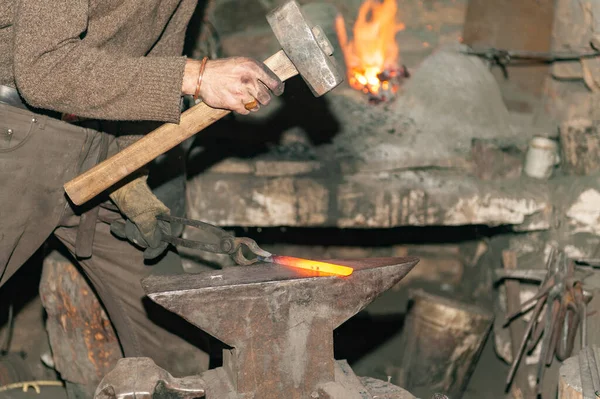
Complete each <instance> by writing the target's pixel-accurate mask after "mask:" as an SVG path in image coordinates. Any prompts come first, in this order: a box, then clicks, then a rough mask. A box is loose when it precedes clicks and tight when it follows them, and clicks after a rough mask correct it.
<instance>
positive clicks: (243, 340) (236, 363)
mask: <svg viewBox="0 0 600 399" xmlns="http://www.w3.org/2000/svg"><path fill="white" fill-rule="evenodd" d="M328 262H331V263H337V264H341V265H346V266H350V267H353V268H354V273H353V274H352V275H350V276H347V277H335V276H326V277H324V276H318V275H316V274H315V273H314V272H307V271H301V270H297V269H289V268H286V267H284V266H280V265H276V264H256V265H253V266H247V267H230V268H226V269H222V270H215V271H211V272H207V273H201V274H191V275H190V274H186V275H177V276H151V277H148V278H146V279H145V280H143V282H142V284H143V286H144V289H145V290H146V293H147V294H148V296H149V297H150V298H151V299H152V300H153V301H155V302H156V303H158V304H160V305H162V306H163V307H165V308H166V309H168V310H170V311H172V312H174V313H176V314H178V315H180V316H181V317H183V318H184V319H186V320H187V321H189V322H190V323H192V324H193V325H195V326H197V327H199V328H200V329H202V330H204V331H205V332H207V333H209V334H211V335H213V336H214V337H215V338H217V339H219V340H221V341H222V342H223V343H225V344H227V345H229V347H230V348H231V349H226V350H224V356H223V367H220V368H217V369H214V370H209V371H208V372H206V373H204V374H203V378H204V380H205V382H206V390H205V391H206V397H207V398H208V399H210V398H219V399H225V398H227V399H282V398H286V399H301V398H302V399H305V398H320V399H325V398H331V399H334V398H335V399H338V398H339V399H352V398H359V399H361V398H362V399H368V398H372V396H371V395H370V394H369V393H368V391H367V390H366V389H364V388H363V389H361V388H360V382H359V381H358V378H357V377H356V376H355V375H354V373H353V372H352V370H351V369H350V367H348V366H347V363H345V362H336V361H335V359H334V356H333V330H334V329H335V328H337V327H338V326H340V325H341V324H342V323H344V322H345V321H346V320H348V319H349V318H350V317H352V316H353V315H355V314H356V313H358V312H359V311H360V310H362V309H363V308H364V307H365V306H367V305H368V304H369V303H371V302H372V301H373V300H374V299H375V298H376V297H377V296H378V295H380V294H381V293H382V292H384V291H386V290H387V289H389V288H391V287H392V286H393V285H395V284H396V283H398V282H399V281H400V280H402V278H403V277H404V276H406V274H407V273H408V272H409V271H410V270H411V269H412V268H413V267H414V266H415V265H416V264H417V262H418V259H417V258H370V259H361V260H328ZM357 386H358V388H357Z"/></svg>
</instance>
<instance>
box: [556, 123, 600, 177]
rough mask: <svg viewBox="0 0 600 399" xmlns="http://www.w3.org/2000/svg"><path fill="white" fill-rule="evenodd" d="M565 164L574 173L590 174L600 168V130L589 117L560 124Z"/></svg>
mask: <svg viewBox="0 0 600 399" xmlns="http://www.w3.org/2000/svg"><path fill="white" fill-rule="evenodd" d="M560 142H561V146H562V154H563V157H564V159H563V164H564V166H565V169H567V171H568V172H570V173H572V174H577V175H589V174H592V173H594V172H597V171H598V170H600V132H599V131H598V124H597V123H595V122H592V121H591V120H589V119H574V120H569V121H567V122H565V123H563V124H561V126H560Z"/></svg>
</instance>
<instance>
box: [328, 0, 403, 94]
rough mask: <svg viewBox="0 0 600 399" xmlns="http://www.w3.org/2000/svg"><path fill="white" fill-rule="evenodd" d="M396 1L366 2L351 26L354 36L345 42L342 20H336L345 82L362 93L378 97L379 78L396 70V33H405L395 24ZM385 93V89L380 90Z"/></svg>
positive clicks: (344, 27) (346, 37) (397, 51)
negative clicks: (352, 26) (342, 54)
mask: <svg viewBox="0 0 600 399" xmlns="http://www.w3.org/2000/svg"><path fill="white" fill-rule="evenodd" d="M396 2H397V0H365V2H364V3H363V4H362V5H361V7H360V9H359V11H358V18H357V20H356V23H355V24H354V29H353V34H354V37H353V38H352V40H351V41H348V35H347V33H346V26H345V22H344V18H343V17H342V16H341V15H338V16H337V18H336V21H335V23H336V25H335V27H336V31H337V35H338V39H339V41H340V46H341V47H342V51H343V53H344V59H345V61H346V66H347V73H348V82H349V83H350V85H351V86H352V87H353V88H355V89H357V90H361V91H364V92H365V93H371V94H377V93H379V90H380V88H381V85H382V82H381V80H380V75H381V73H382V72H384V71H386V70H395V69H397V67H398V53H399V50H398V45H397V43H396V33H397V32H399V31H401V30H404V28H405V26H404V24H403V23H398V22H397V21H396V12H397V10H398V5H397V3H396ZM383 90H387V89H385V88H384V89H383Z"/></svg>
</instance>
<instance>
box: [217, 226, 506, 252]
mask: <svg viewBox="0 0 600 399" xmlns="http://www.w3.org/2000/svg"><path fill="white" fill-rule="evenodd" d="M228 230H229V229H228ZM232 230H233V231H234V232H235V234H236V236H239V237H242V236H245V237H250V238H253V239H255V240H256V241H257V242H259V243H260V244H261V245H268V244H293V245H306V246H311V245H318V246H364V247H389V246H392V245H402V244H452V243H459V242H464V241H471V240H478V239H482V238H485V237H492V236H496V235H501V234H507V233H513V231H512V229H511V227H510V226H499V227H488V226H477V225H474V226H456V227H453V226H430V227H412V226H411V227H396V228H391V229H337V228H301V227H293V228H284V229H282V228H279V227H270V228H254V227H253V228H243V227H236V228H233V229H232Z"/></svg>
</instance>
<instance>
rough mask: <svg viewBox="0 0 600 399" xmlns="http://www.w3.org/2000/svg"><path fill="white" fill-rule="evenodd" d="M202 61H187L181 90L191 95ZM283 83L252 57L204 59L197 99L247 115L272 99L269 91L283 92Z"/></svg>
mask: <svg viewBox="0 0 600 399" xmlns="http://www.w3.org/2000/svg"><path fill="white" fill-rule="evenodd" d="M200 65H201V63H200V62H199V61H195V60H188V61H187V64H186V67H185V73H184V78H183V85H182V88H183V93H184V94H189V95H193V94H194V93H195V91H196V88H197V84H198V77H199V75H200V69H201V67H200ZM283 88H284V84H283V82H282V81H281V80H280V79H279V77H277V75H275V73H273V71H271V70H270V69H269V68H267V66H266V65H264V64H263V63H262V62H258V61H256V60H253V59H251V58H245V57H232V58H223V59H217V60H212V61H207V62H206V65H205V67H204V71H203V74H202V79H201V82H200V91H199V94H200V98H201V99H202V101H204V102H205V103H206V104H207V105H209V106H211V107H213V108H221V109H228V110H231V111H235V112H237V113H239V114H242V115H246V114H248V113H250V111H253V112H255V111H258V110H259V109H260V106H261V105H267V104H269V102H270V101H271V94H275V95H276V96H279V95H281V94H282V93H283Z"/></svg>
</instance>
